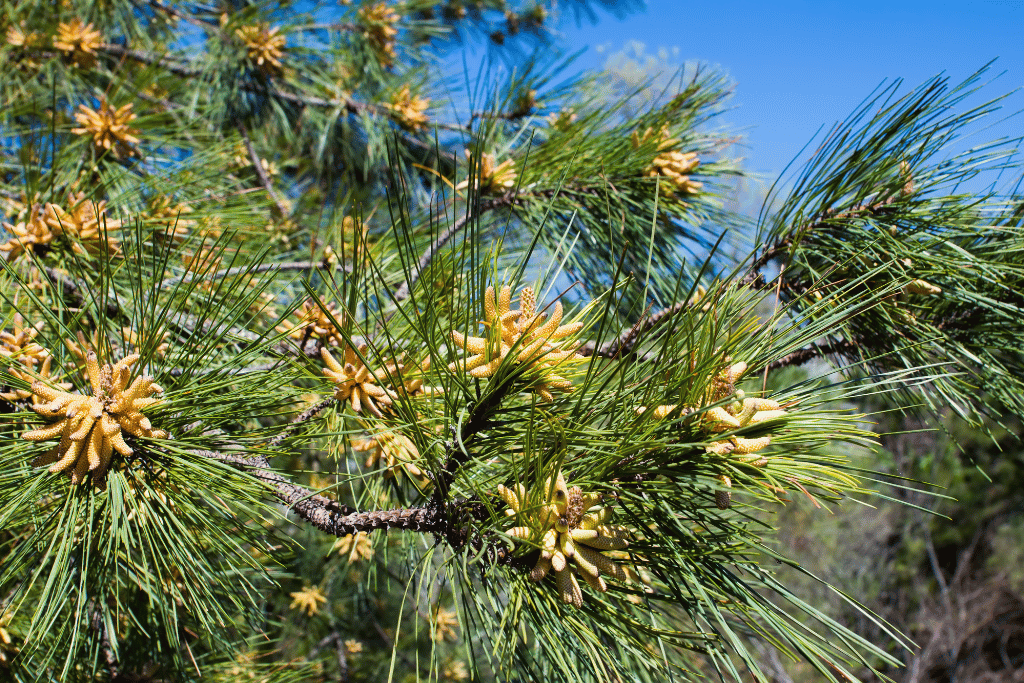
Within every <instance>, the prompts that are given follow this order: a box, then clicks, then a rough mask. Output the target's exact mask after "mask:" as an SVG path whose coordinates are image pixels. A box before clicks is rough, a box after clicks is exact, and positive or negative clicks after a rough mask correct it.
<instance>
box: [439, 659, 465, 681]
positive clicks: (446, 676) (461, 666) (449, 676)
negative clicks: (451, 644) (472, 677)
mask: <svg viewBox="0 0 1024 683" xmlns="http://www.w3.org/2000/svg"><path fill="white" fill-rule="evenodd" d="M468 679H469V671H468V670H467V669H466V664H465V663H464V662H462V661H461V660H458V659H456V660H453V661H450V662H448V663H446V664H445V665H444V666H443V667H442V668H441V680H442V681H444V682H445V683H461V681H465V680H468Z"/></svg>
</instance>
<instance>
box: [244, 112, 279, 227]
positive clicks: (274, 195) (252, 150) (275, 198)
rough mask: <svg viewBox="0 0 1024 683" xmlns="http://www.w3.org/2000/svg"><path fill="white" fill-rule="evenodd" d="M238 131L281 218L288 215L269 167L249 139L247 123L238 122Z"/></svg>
mask: <svg viewBox="0 0 1024 683" xmlns="http://www.w3.org/2000/svg"><path fill="white" fill-rule="evenodd" d="M238 132H239V133H241V134H242V142H243V144H245V149H246V151H247V152H248V153H249V161H251V162H252V165H253V168H254V169H256V177H258V178H259V179H260V183H261V184H262V185H263V188H264V189H265V190H266V191H267V194H268V195H270V199H271V200H273V202H274V204H275V205H276V206H277V211H278V213H279V214H280V216H281V218H284V217H285V216H287V215H288V213H289V211H288V207H286V206H285V205H284V202H283V201H281V196H280V195H279V194H278V193H277V191H276V190H275V189H274V186H273V184H272V183H271V182H270V176H268V175H267V169H265V168H264V167H263V160H262V159H260V155H259V154H257V153H256V148H255V147H253V146H252V140H250V139H249V131H248V130H246V128H245V124H244V123H242V122H241V121H239V122H238Z"/></svg>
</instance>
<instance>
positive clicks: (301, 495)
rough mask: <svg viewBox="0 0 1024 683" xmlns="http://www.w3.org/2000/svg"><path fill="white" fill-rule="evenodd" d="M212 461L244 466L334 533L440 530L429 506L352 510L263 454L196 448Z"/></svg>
mask: <svg viewBox="0 0 1024 683" xmlns="http://www.w3.org/2000/svg"><path fill="white" fill-rule="evenodd" d="M193 453H194V454H196V455H200V456H202V457H205V458H210V459H212V460H219V461H220V462H225V463H228V464H230V465H235V466H237V467H241V468H242V469H244V470H245V471H247V472H248V473H249V474H251V475H252V476H254V477H255V478H257V479H259V480H260V481H262V482H264V483H266V484H269V485H270V486H271V487H273V489H274V495H275V496H277V498H278V499H279V500H280V501H281V502H282V503H284V504H285V505H287V506H288V508H289V509H291V510H293V511H294V512H295V513H296V514H297V515H299V517H301V518H302V519H304V520H305V521H307V522H309V523H310V524H312V525H313V526H315V527H316V528H317V529H319V530H321V531H323V532H326V533H328V534H331V535H332V536H349V535H351V534H354V533H357V532H360V531H366V532H369V531H376V530H377V529H385V530H388V529H397V530H400V531H419V532H427V533H435V532H437V531H438V529H439V524H438V520H437V519H436V515H434V514H433V512H432V511H431V510H429V509H428V508H401V509H397V510H373V511H370V512H348V511H347V510H343V509H342V507H341V505H340V504H339V503H338V502H337V501H334V500H331V499H330V498H327V497H325V496H319V495H316V494H314V493H313V492H311V491H310V490H309V489H306V488H304V487H302V486H299V485H298V484H294V483H292V482H290V481H288V480H287V479H285V478H284V477H283V476H282V475H280V474H278V473H277V472H274V471H273V470H272V469H271V468H270V463H269V462H268V461H267V459H266V458H265V457H263V456H253V457H249V458H247V457H245V455H244V454H239V455H229V454H227V453H218V452H216V451H193Z"/></svg>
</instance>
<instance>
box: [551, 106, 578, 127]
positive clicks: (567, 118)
mask: <svg viewBox="0 0 1024 683" xmlns="http://www.w3.org/2000/svg"><path fill="white" fill-rule="evenodd" d="M547 122H548V125H549V126H551V127H552V128H554V129H555V130H560V131H564V130H566V129H567V128H569V126H571V125H572V124H574V123H576V111H575V110H574V109H571V108H570V109H562V110H561V111H559V112H557V113H555V114H548V116H547Z"/></svg>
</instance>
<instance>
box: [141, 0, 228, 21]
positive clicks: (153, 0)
mask: <svg viewBox="0 0 1024 683" xmlns="http://www.w3.org/2000/svg"><path fill="white" fill-rule="evenodd" d="M147 2H148V4H149V5H150V6H151V7H153V8H155V9H158V10H160V11H161V12H163V13H164V14H167V15H169V16H172V17H174V18H175V19H184V20H185V21H187V22H188V23H190V24H192V25H193V26H199V27H200V28H219V25H218V24H217V23H216V22H214V21H207V20H203V19H199V18H198V17H194V16H192V15H191V14H186V13H185V12H181V11H179V10H177V9H175V8H174V7H170V6H168V5H165V4H164V3H162V2H160V0H147ZM132 4H133V5H135V6H136V7H138V6H139V4H140V3H139V2H136V0H132Z"/></svg>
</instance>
